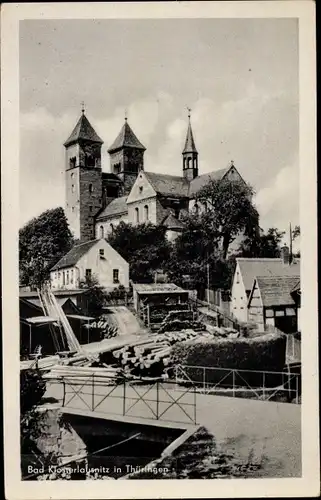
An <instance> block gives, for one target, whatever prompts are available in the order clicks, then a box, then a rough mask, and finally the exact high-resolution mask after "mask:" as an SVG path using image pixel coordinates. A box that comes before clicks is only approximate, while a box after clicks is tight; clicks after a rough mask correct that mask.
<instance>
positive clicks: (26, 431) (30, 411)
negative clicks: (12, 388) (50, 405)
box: [20, 369, 46, 470]
mask: <svg viewBox="0 0 321 500" xmlns="http://www.w3.org/2000/svg"><path fill="white" fill-rule="evenodd" d="M45 391H46V383H45V381H44V380H43V378H42V375H41V372H40V371H39V370H38V369H28V370H20V447H21V458H22V459H24V458H26V459H27V462H28V457H30V456H33V455H34V452H35V450H36V440H37V438H39V436H40V434H41V431H42V416H43V414H39V412H38V411H37V406H38V405H39V403H40V401H41V398H42V397H43V395H44V394H45ZM24 468H25V466H24V460H22V469H23V470H24Z"/></svg>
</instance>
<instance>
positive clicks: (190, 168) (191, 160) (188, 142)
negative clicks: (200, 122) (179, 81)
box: [182, 108, 198, 181]
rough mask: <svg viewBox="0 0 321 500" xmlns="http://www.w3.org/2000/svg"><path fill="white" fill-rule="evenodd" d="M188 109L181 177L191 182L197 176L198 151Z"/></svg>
mask: <svg viewBox="0 0 321 500" xmlns="http://www.w3.org/2000/svg"><path fill="white" fill-rule="evenodd" d="M187 109H188V127H187V134H186V139H185V146H184V149H183V152H182V155H183V175H184V177H185V178H186V179H187V180H189V181H191V180H192V179H195V177H197V176H198V151H197V149H196V146H195V141H194V136H193V130H192V125H191V109H190V108H187Z"/></svg>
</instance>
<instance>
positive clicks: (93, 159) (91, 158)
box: [86, 155, 96, 167]
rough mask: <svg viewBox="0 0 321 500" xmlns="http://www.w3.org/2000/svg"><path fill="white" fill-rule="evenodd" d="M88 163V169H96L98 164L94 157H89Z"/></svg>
mask: <svg viewBox="0 0 321 500" xmlns="http://www.w3.org/2000/svg"><path fill="white" fill-rule="evenodd" d="M86 163H87V167H94V166H95V164H96V160H95V158H94V156H93V155H87V158H86Z"/></svg>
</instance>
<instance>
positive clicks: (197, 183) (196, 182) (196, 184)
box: [189, 167, 231, 198]
mask: <svg viewBox="0 0 321 500" xmlns="http://www.w3.org/2000/svg"><path fill="white" fill-rule="evenodd" d="M230 168H231V167H227V168H221V169H220V170H214V171H213V172H209V173H207V174H203V175H199V176H198V177H195V179H193V180H192V181H191V183H190V187H189V196H190V198H191V197H193V196H194V195H195V194H197V193H198V192H199V191H200V189H202V188H203V187H204V186H206V185H207V184H208V183H209V182H210V181H216V180H221V179H223V177H224V175H225V174H226V173H227V172H228V171H229V170H230Z"/></svg>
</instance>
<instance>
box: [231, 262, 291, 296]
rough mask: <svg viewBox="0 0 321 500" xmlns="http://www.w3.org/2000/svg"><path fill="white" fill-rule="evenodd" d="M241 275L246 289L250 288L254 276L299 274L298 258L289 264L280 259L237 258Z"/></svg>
mask: <svg viewBox="0 0 321 500" xmlns="http://www.w3.org/2000/svg"><path fill="white" fill-rule="evenodd" d="M236 261H237V262H238V264H239V267H240V270H241V275H242V279H243V283H244V287H245V290H246V291H249V290H251V289H252V286H253V281H254V279H255V278H256V276H296V277H297V278H296V279H298V277H299V276H300V260H299V259H298V260H296V261H294V262H293V263H292V264H291V265H285V264H283V261H282V259H268V258H266V259H264V258H262V259H251V258H248V259H247V258H238V259H236Z"/></svg>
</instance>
